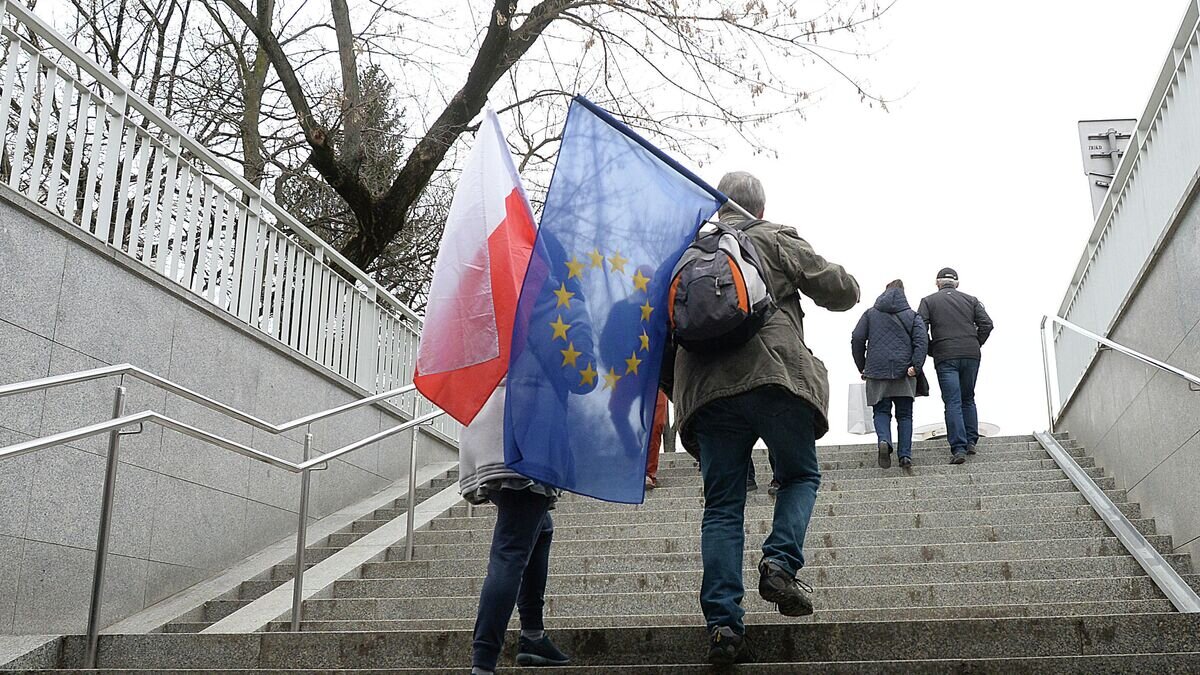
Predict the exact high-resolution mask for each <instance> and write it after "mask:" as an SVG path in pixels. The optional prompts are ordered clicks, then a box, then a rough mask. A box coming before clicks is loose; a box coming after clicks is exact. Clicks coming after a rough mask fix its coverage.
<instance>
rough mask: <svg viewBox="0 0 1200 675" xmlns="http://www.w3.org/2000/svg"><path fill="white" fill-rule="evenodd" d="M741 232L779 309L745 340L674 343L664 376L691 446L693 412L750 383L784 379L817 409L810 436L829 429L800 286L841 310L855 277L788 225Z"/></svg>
mask: <svg viewBox="0 0 1200 675" xmlns="http://www.w3.org/2000/svg"><path fill="white" fill-rule="evenodd" d="M743 220H744V218H743V217H742V216H738V215H732V216H726V217H725V218H723V219H722V221H723V222H726V223H740V222H742V221H743ZM747 233H748V234H749V235H750V239H751V240H752V241H753V242H754V246H755V248H756V249H758V254H759V256H760V257H761V258H762V259H763V262H764V264H766V266H767V267H768V273H769V275H770V279H769V280H768V282H769V283H770V286H771V294H772V296H773V297H774V298H775V302H776V304H778V305H779V311H777V312H775V314H774V315H773V316H772V317H771V318H770V320H769V321H767V323H766V325H764V326H763V327H762V329H760V330H759V332H758V333H757V334H756V335H755V336H754V337H753V338H751V339H750V341H749V342H747V343H746V344H744V345H742V346H740V347H738V348H736V349H734V350H732V351H729V352H722V353H716V354H697V353H693V352H689V351H687V350H686V349H679V350H677V352H676V355H675V360H674V372H673V373H671V372H667V373H666V377H665V378H664V380H665V382H664V383H665V384H666V385H667V386H668V387H669V389H670V394H671V400H672V401H673V402H674V404H675V410H676V416H677V418H678V419H679V430H680V434H679V435H680V440H682V441H683V445H684V448H685V449H687V450H688V452H690V453H692V454H696V452H697V451H698V448H697V447H696V443H695V440H694V436H693V434H692V433H691V431H690V429H689V425H690V423H691V422H692V419H693V416H694V415H695V414H696V412H697V411H698V410H700V409H701V408H703V407H704V405H705V404H707V403H709V402H711V401H714V400H716V399H719V398H725V397H728V396H735V395H737V394H742V393H745V392H747V391H750V390H751V389H755V388H757V387H764V386H778V387H783V388H784V389H786V390H787V391H789V392H791V393H792V394H793V395H795V396H799V397H800V398H802V399H804V400H805V401H807V402H808V403H809V404H811V405H812V406H813V407H814V408H816V409H817V411H818V412H819V413H820V414H819V415H818V416H817V437H818V438H820V437H821V436H823V435H824V434H825V432H826V431H828V430H829V420H828V419H827V418H828V411H829V377H828V375H827V374H826V371H825V364H824V363H821V360H820V359H818V358H817V357H816V356H814V355H813V353H812V352H811V351H810V350H809V349H808V347H807V346H805V344H804V322H803V321H804V312H803V310H801V309H800V295H799V294H800V293H803V294H804V295H807V296H808V297H810V298H812V299H813V301H814V302H815V303H816V304H817V305H819V306H821V307H824V308H826V309H829V310H832V311H835V312H844V311H846V310H848V309H850V308H851V307H853V306H854V305H855V304H857V303H858V299H859V290H858V282H857V281H855V279H854V277H853V276H851V275H850V274H849V273H847V272H846V270H845V269H843V268H842V266H841V265H835V264H833V263H831V262H829V261H827V260H825V259H824V258H822V257H821V256H819V255H817V254H816V253H815V252H814V251H813V248H812V246H811V245H809V243H808V242H807V241H804V240H803V239H801V238H800V235H799V233H797V232H796V230H795V228H792V227H788V226H785V225H776V224H775V223H770V222H765V223H761V224H758V225H755V226H753V227H751V228H750V229H748V230H747ZM667 365H668V366H669V355H668V364H667ZM664 370H668V371H669V370H670V369H669V368H667V369H664Z"/></svg>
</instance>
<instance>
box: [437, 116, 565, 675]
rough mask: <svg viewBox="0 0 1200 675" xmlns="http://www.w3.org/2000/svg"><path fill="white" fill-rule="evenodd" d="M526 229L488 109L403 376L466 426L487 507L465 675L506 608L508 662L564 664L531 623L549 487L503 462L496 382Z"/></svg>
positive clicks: (464, 441) (466, 459)
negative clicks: (514, 633) (513, 643)
mask: <svg viewBox="0 0 1200 675" xmlns="http://www.w3.org/2000/svg"><path fill="white" fill-rule="evenodd" d="M534 237H535V230H534V225H533V214H532V212H531V210H530V208H529V202H528V200H527V198H526V196H525V190H524V188H523V187H522V186H521V180H520V178H519V176H518V175H517V170H516V167H515V166H514V165H513V161H512V155H511V154H510V153H509V150H508V144H507V142H506V141H505V139H504V132H503V131H502V130H501V128H500V122H499V119H498V118H497V117H496V113H495V112H494V111H492V110H491V109H488V110H487V111H485V112H484V116H483V119H482V121H481V123H480V127H479V132H478V134H477V135H476V137H475V146H474V147H473V148H472V150H471V153H470V155H469V156H468V158H467V161H466V163H465V165H464V166H463V172H462V176H461V177H460V178H459V183H458V187H457V189H456V190H455V193H454V199H453V201H452V202H451V205H450V212H449V214H448V216H447V219H446V226H445V231H444V233H443V235H442V242H441V247H440V249H439V252H438V259H437V264H436V265H435V267H434V274H433V282H432V284H431V285H430V292H429V304H428V311H427V314H426V318H425V325H424V328H423V331H422V333H421V344H420V347H419V348H418V351H417V372H416V374H415V375H414V378H413V381H414V383H415V384H416V386H417V389H418V390H419V391H420V392H421V393H422V394H424V395H425V397H426V398H428V399H429V400H430V401H432V402H434V403H435V404H437V405H438V406H440V407H441V408H442V409H443V410H445V411H446V412H447V413H449V414H450V415H451V416H452V417H454V418H455V419H456V420H458V421H459V422H461V423H463V424H464V425H466V427H465V428H464V429H463V431H462V435H461V437H460V441H459V489H460V491H461V492H462V494H463V497H464V498H465V499H467V500H468V501H470V502H471V503H473V504H482V503H485V502H491V503H492V504H494V505H495V506H496V511H497V516H496V525H495V527H494V529H493V531H492V545H491V551H490V554H489V561H488V572H487V578H486V579H485V580H484V583H483V587H482V589H481V591H480V597H479V611H478V613H477V615H476V620H475V633H474V639H473V643H472V664H471V665H472V670H471V672H472V673H475V674H476V675H490V674H491V673H493V672H494V671H495V669H496V663H497V661H498V659H499V656H500V651H501V649H502V647H503V646H504V634H505V631H506V630H507V628H508V622H509V619H510V618H511V617H512V613H513V608H514V606H515V607H518V608H519V615H520V618H521V637H520V643H519V646H518V650H517V663H518V664H520V665H534V666H536V665H566V664H568V663H570V659H569V658H568V657H567V656H566V655H565V654H563V653H562V652H561V651H560V650H559V649H558V647H556V646H555V645H554V643H553V642H551V641H550V638H549V637H547V636H546V634H545V630H544V626H543V620H542V619H543V617H542V608H543V606H544V605H545V592H546V581H547V577H548V575H549V560H550V544H551V542H552V540H553V536H554V522H553V520H552V519H551V517H550V510H551V509H552V508H553V507H554V502H555V501H556V500H557V498H558V495H559V490H557V489H556V488H554V487H552V486H550V485H546V484H543V483H539V482H537V481H534V480H531V479H529V478H527V477H526V476H523V475H521V474H520V473H517V472H516V471H513V470H512V469H509V468H508V467H506V466H505V464H504V445H503V438H504V428H503V427H504V425H503V422H504V391H505V390H504V386H503V379H504V376H505V373H506V372H507V370H508V362H509V349H510V345H511V338H512V330H513V321H514V318H515V316H516V310H517V297H518V293H519V292H520V289H521V283H522V279H523V278H524V277H525V272H526V268H527V267H528V265H529V257H530V251H531V250H532V248H533V242H534ZM576 304H577V306H578V304H579V303H576ZM580 344H581V345H582V342H581V343H580Z"/></svg>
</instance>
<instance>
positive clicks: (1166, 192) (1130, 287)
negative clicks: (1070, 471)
mask: <svg viewBox="0 0 1200 675" xmlns="http://www.w3.org/2000/svg"><path fill="white" fill-rule="evenodd" d="M1198 21H1200V3H1198V2H1197V0H1191V1H1190V2H1189V3H1188V8H1187V12H1186V14H1185V15H1184V19H1183V23H1182V25H1181V26H1180V29H1179V33H1178V34H1177V36H1176V38H1175V42H1174V43H1173V44H1172V46H1171V53H1170V54H1169V55H1168V57H1167V60H1166V63H1165V64H1164V66H1163V69H1162V72H1161V74H1160V75H1159V78H1158V81H1157V83H1156V84H1155V87H1154V92H1153V93H1152V94H1151V96H1150V101H1149V102H1148V103H1147V104H1146V109H1145V111H1144V112H1143V113H1142V116H1141V118H1140V119H1139V120H1138V126H1137V131H1136V132H1135V133H1134V137H1133V139H1131V141H1130V144H1129V148H1128V149H1127V150H1126V153H1125V157H1124V159H1123V160H1122V161H1121V165H1120V167H1118V170H1117V174H1116V176H1114V178H1113V181H1112V187H1110V188H1109V191H1108V196H1107V197H1105V200H1104V205H1103V207H1102V208H1101V210H1100V213H1099V214H1098V215H1097V217H1096V225H1095V228H1094V229H1093V230H1092V234H1091V236H1090V237H1089V239H1088V244H1087V247H1086V249H1085V250H1084V253H1083V256H1082V258H1081V260H1080V261H1079V265H1078V267H1077V268H1076V270H1075V274H1074V276H1073V277H1072V279H1071V285H1070V287H1069V288H1068V289H1067V293H1066V296H1065V297H1064V298H1063V302H1062V305H1061V307H1060V308H1059V312H1058V315H1059V316H1061V317H1063V318H1064V319H1066V320H1068V321H1070V322H1071V323H1074V324H1078V325H1079V326H1082V327H1084V328H1086V329H1088V330H1091V331H1094V332H1096V333H1098V334H1100V335H1110V334H1111V333H1112V329H1113V328H1114V327H1115V325H1116V322H1117V321H1118V320H1119V319H1120V317H1121V315H1122V313H1123V311H1124V309H1125V306H1126V305H1127V304H1128V302H1129V299H1130V298H1131V296H1132V295H1133V293H1134V292H1135V291H1136V290H1137V287H1138V284H1139V283H1140V282H1141V279H1142V278H1143V277H1144V275H1145V274H1146V272H1147V270H1148V269H1149V268H1150V267H1151V265H1152V264H1153V261H1154V258H1155V256H1156V255H1157V253H1158V250H1159V248H1160V246H1161V245H1162V242H1163V241H1164V239H1165V238H1166V237H1167V236H1168V235H1169V234H1170V232H1171V231H1172V229H1173V227H1174V224H1175V222H1176V221H1177V220H1178V218H1179V216H1180V212H1181V210H1182V208H1183V207H1184V206H1185V205H1186V203H1187V200H1188V199H1189V198H1190V195H1191V193H1192V191H1193V190H1194V189H1195V187H1196V182H1197V178H1198V177H1200V73H1197V72H1196V67H1195V65H1196V64H1195V61H1196V52H1197V48H1198V41H1200V32H1198V31H1200V26H1198V23H1197V22H1198ZM1054 352H1055V358H1056V361H1057V363H1058V378H1057V379H1058V381H1057V384H1058V391H1059V400H1060V401H1062V402H1063V405H1066V403H1068V402H1069V401H1070V399H1071V396H1072V395H1073V394H1074V391H1075V389H1076V387H1078V385H1079V383H1080V381H1082V379H1083V376H1084V375H1085V374H1086V373H1087V371H1088V369H1089V368H1090V367H1091V364H1092V361H1093V359H1094V358H1095V355H1096V354H1097V352H1098V347H1097V343H1096V342H1094V341H1092V340H1089V339H1087V338H1086V337H1084V336H1082V335H1080V334H1079V333H1076V332H1073V331H1063V330H1062V328H1061V327H1058V328H1057V330H1056V332H1055V336H1054Z"/></svg>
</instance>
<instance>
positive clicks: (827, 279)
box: [775, 227, 859, 312]
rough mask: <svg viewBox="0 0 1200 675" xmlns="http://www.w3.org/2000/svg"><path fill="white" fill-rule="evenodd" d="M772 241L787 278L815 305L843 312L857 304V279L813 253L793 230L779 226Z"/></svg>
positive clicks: (811, 248)
mask: <svg viewBox="0 0 1200 675" xmlns="http://www.w3.org/2000/svg"><path fill="white" fill-rule="evenodd" d="M775 243H776V247H777V249H778V253H779V260H780V262H781V264H782V265H783V267H784V270H785V272H786V273H787V275H788V280H789V281H791V282H792V284H793V285H795V287H796V289H797V290H799V291H800V292H801V293H803V294H804V295H807V296H808V297H810V298H812V299H813V302H815V303H817V305H819V306H821V307H824V308H825V309H828V310H830V311H834V312H844V311H846V310H848V309H850V308H851V307H853V306H855V305H857V304H858V300H859V290H858V281H856V280H855V279H854V277H853V276H852V275H851V274H850V273H849V272H847V271H846V270H845V268H843V267H842V266H841V265H837V264H834V263H831V262H829V261H828V260H826V259H824V258H822V257H821V256H819V255H817V253H816V252H815V251H814V250H813V247H812V246H811V245H810V244H809V243H808V242H807V241H804V240H803V239H801V238H800V235H799V233H797V232H796V230H794V229H793V228H790V227H780V228H779V229H778V231H777V232H776V235H775Z"/></svg>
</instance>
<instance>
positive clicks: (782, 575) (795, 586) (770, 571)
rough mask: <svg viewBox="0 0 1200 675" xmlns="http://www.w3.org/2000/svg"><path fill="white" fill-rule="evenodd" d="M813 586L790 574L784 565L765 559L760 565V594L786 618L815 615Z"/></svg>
mask: <svg viewBox="0 0 1200 675" xmlns="http://www.w3.org/2000/svg"><path fill="white" fill-rule="evenodd" d="M812 592H813V589H812V586H809V585H808V584H806V583H804V582H803V581H800V580H799V579H797V578H796V577H795V576H794V575H792V574H788V572H787V570H785V569H784V568H783V566H782V565H780V564H779V563H777V562H775V561H774V560H769V559H767V558H763V560H762V562H760V563H758V594H759V595H761V596H762V599H763V600H766V601H767V602H770V603H773V604H774V605H775V608H776V609H778V610H779V613H780V614H782V615H784V616H808V615H809V614H812V613H813V604H812V599H810V598H809V597H808V594H809V593H812Z"/></svg>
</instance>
